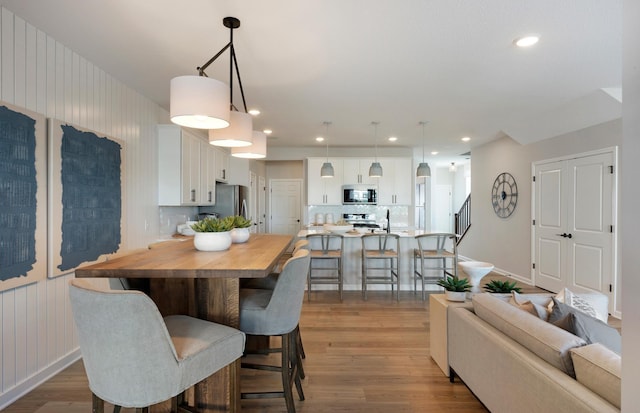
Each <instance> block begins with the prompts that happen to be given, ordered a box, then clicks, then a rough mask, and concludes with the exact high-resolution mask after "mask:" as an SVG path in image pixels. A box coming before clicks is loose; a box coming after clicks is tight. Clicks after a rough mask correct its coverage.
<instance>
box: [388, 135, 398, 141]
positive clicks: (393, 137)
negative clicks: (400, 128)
mask: <svg viewBox="0 0 640 413" xmlns="http://www.w3.org/2000/svg"><path fill="white" fill-rule="evenodd" d="M397 140H398V138H396V137H395V136H389V142H395V141H397Z"/></svg>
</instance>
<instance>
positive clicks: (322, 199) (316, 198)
mask: <svg viewBox="0 0 640 413" xmlns="http://www.w3.org/2000/svg"><path fill="white" fill-rule="evenodd" d="M326 161H327V158H308V159H307V205H342V165H343V162H342V159H340V158H329V162H331V164H332V165H333V172H334V176H333V178H322V177H321V176H320V169H321V168H322V164H323V163H325V162H326Z"/></svg>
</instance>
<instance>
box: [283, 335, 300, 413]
mask: <svg viewBox="0 0 640 413" xmlns="http://www.w3.org/2000/svg"><path fill="white" fill-rule="evenodd" d="M290 345H291V340H290V339H289V334H284V335H283V336H282V368H281V370H280V371H281V373H282V387H283V390H284V400H285V403H286V405H287V413H295V411H296V406H295V404H294V403H293V392H292V390H293V389H292V388H291V387H292V385H293V383H292V382H291V369H290V368H289V365H290V358H291V354H290V353H291V349H290V348H289V347H290ZM293 365H294V366H295V362H294V363H293Z"/></svg>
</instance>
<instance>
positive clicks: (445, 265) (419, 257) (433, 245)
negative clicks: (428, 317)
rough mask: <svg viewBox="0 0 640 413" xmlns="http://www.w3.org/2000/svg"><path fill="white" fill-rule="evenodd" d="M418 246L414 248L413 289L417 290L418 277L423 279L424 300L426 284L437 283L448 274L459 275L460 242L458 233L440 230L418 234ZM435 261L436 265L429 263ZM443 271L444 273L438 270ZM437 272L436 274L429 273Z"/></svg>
mask: <svg viewBox="0 0 640 413" xmlns="http://www.w3.org/2000/svg"><path fill="white" fill-rule="evenodd" d="M415 238H416V241H418V248H415V249H414V250H413V268H414V270H413V291H414V292H415V291H417V284H418V279H420V280H421V281H422V300H423V301H424V285H425V284H437V282H438V280H442V279H445V278H446V277H447V274H449V275H452V276H456V277H457V276H458V243H457V240H458V239H457V236H456V234H451V233H446V232H438V233H433V234H423V235H417V236H416V237H415ZM430 262H435V264H436V265H435V266H429V265H427V264H428V263H430ZM439 271H442V274H438V273H437V272H439ZM428 272H436V275H431V276H429V275H427V273H428Z"/></svg>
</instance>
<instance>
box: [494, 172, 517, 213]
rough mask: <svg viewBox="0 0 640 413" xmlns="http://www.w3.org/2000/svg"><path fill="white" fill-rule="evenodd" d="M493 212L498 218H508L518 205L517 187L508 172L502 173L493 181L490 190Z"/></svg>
mask: <svg viewBox="0 0 640 413" xmlns="http://www.w3.org/2000/svg"><path fill="white" fill-rule="evenodd" d="M491 203H492V204H493V210H494V211H495V213H496V215H497V216H499V217H500V218H508V217H509V216H510V215H511V214H513V211H514V210H515V209H516V204H517V203H518V185H516V180H515V179H514V178H513V175H511V174H510V173H508V172H503V173H501V174H499V175H498V176H497V177H496V180H495V181H493V189H492V190H491Z"/></svg>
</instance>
